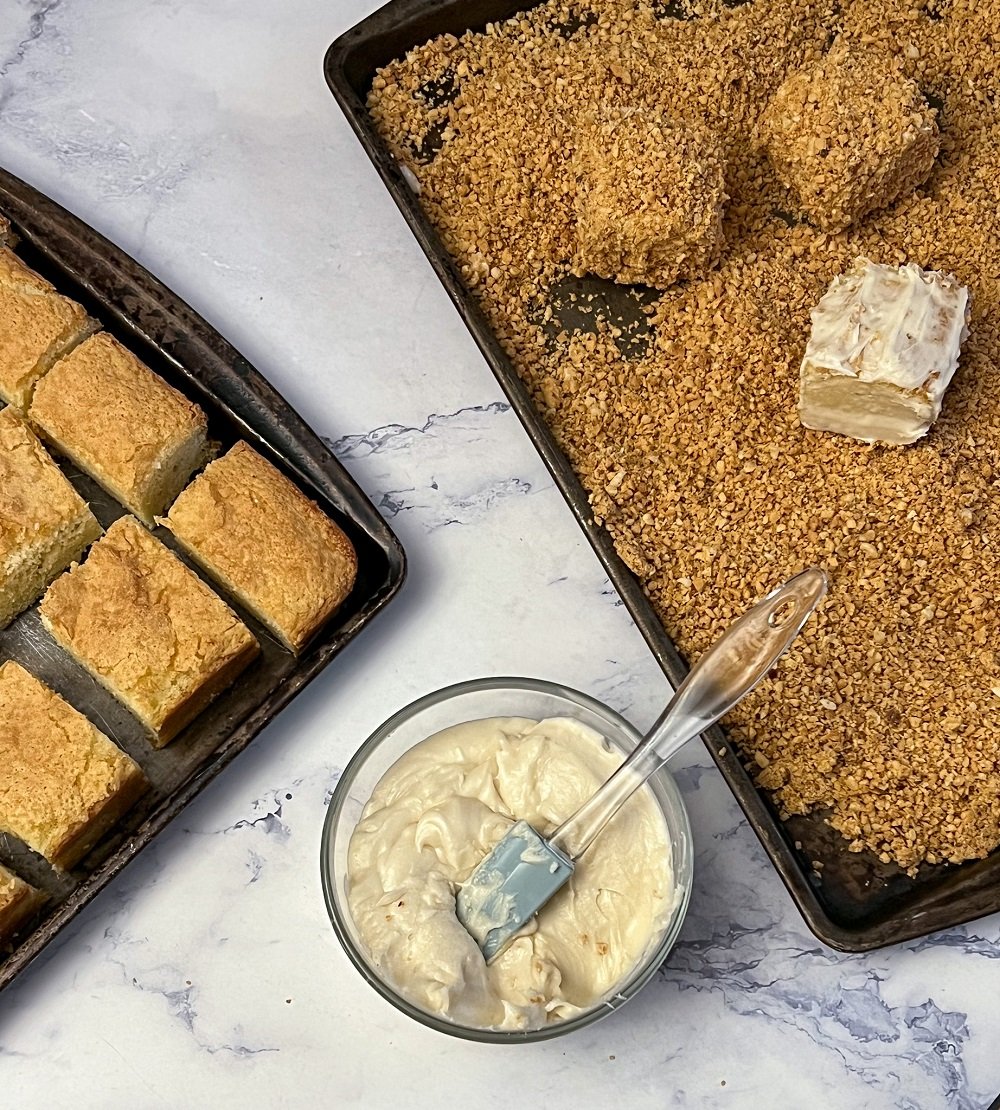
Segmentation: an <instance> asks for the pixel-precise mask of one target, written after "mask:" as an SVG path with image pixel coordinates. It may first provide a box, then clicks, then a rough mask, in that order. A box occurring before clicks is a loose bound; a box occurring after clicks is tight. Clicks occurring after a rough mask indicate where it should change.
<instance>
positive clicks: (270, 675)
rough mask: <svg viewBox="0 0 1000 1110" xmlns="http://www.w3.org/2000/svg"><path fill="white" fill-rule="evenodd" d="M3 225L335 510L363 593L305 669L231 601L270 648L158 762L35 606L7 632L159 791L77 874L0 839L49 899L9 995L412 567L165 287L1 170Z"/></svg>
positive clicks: (64, 283)
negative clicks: (7, 222) (55, 637)
mask: <svg viewBox="0 0 1000 1110" xmlns="http://www.w3.org/2000/svg"><path fill="white" fill-rule="evenodd" d="M0 214H2V215H5V216H7V218H8V219H9V220H10V221H11V224H12V225H13V228H14V231H15V233H16V235H17V237H18V239H19V242H18V243H17V245H16V252H17V254H18V255H19V256H20V257H21V258H22V259H23V260H24V261H25V262H26V263H27V264H28V265H30V266H32V267H33V268H34V269H36V270H38V271H39V272H40V273H41V274H43V275H44V276H45V277H47V278H48V279H49V280H50V281H51V282H52V283H53V284H54V285H55V286H56V287H57V288H58V289H59V290H60V291H61V292H63V293H65V294H67V295H68V296H70V297H73V298H74V299H75V300H77V301H79V302H80V303H81V304H83V305H84V306H85V307H86V309H87V310H88V312H90V314H91V315H92V316H93V317H95V318H96V319H97V320H99V321H100V323H101V324H102V325H103V326H104V327H105V328H106V330H107V331H109V332H110V333H111V334H112V335H114V336H115V337H116V338H117V339H118V340H120V341H121V342H122V343H124V344H125V346H127V347H129V348H130V349H131V350H132V351H133V352H135V354H137V355H138V356H139V357H140V358H142V359H143V360H144V361H145V362H146V363H147V365H149V366H151V367H152V368H153V369H154V370H155V371H157V373H159V374H161V375H162V376H163V377H164V378H166V379H167V380H168V381H169V382H170V383H171V384H172V385H174V386H176V387H177V388H178V389H180V390H181V391H182V392H184V393H186V394H187V395H188V396H189V397H190V398H191V399H192V400H195V401H197V402H198V404H200V405H201V406H202V408H203V409H204V410H205V412H206V413H207V415H208V420H209V434H210V436H211V437H212V438H213V439H214V440H216V441H217V442H218V443H219V444H220V449H222V450H225V449H226V448H227V447H228V446H230V445H231V444H233V443H235V442H236V441H237V440H238V439H244V440H246V441H247V442H249V443H250V444H251V445H252V446H253V447H254V448H255V449H256V450H258V451H259V452H261V454H263V455H265V456H266V457H267V458H269V459H270V460H271V462H273V463H274V464H275V465H276V466H278V467H279V468H280V469H281V470H282V471H284V473H285V474H286V475H287V476H288V477H289V478H291V479H292V481H294V482H295V483H296V484H297V485H298V486H299V487H300V488H301V489H302V490H303V491H304V492H305V493H306V494H307V496H309V497H310V498H311V499H312V500H314V501H316V502H317V503H318V504H319V505H320V506H321V507H322V508H323V509H324V510H325V511H326V512H327V513H329V515H330V516H331V517H332V518H333V519H334V520H335V521H336V522H337V523H338V524H339V525H340V526H341V527H342V528H343V529H344V531H345V532H346V533H347V535H348V536H349V537H350V539H351V542H352V543H353V544H354V547H355V549H356V551H357V554H358V578H357V583H356V584H355V586H354V589H353V591H352V592H351V594H350V596H349V597H348V598H347V600H346V601H345V602H344V604H343V606H342V607H341V608H340V609H339V610H338V612H337V613H336V614H335V615H334V616H333V618H332V619H331V620H330V621H329V622H327V624H326V625H325V626H324V627H323V628H322V629H321V630H320V632H319V633H318V635H317V637H316V638H315V639H314V640H313V641H312V643H311V644H309V646H308V647H307V648H306V649H305V650H304V651H303V652H302V654H301V655H300V656H298V657H295V656H293V655H292V654H291V653H290V652H288V651H287V650H285V649H284V648H283V647H282V646H281V645H280V644H278V643H277V641H276V640H275V639H274V637H273V636H271V635H270V634H269V633H268V632H267V631H266V630H265V629H264V628H263V627H262V626H261V625H260V624H259V623H258V622H257V621H255V620H254V619H253V618H252V617H250V616H249V615H248V614H247V613H246V612H245V611H244V610H242V609H240V606H239V605H237V604H235V603H234V602H233V599H232V598H229V597H226V595H225V594H224V593H223V596H224V597H226V600H227V601H228V602H229V603H230V605H232V606H233V607H234V608H235V609H237V611H239V612H240V614H241V616H242V617H243V619H244V620H245V621H246V623H247V624H248V625H249V626H250V628H251V630H252V631H253V633H254V635H256V637H257V639H258V640H259V641H260V643H261V648H262V652H261V657H260V658H259V659H258V660H257V661H256V662H255V663H253V664H252V665H251V667H250V668H249V669H248V670H247V671H245V672H244V673H243V674H242V675H241V676H240V677H239V678H238V679H237V680H236V682H235V684H234V685H232V686H231V687H230V688H229V689H228V690H227V691H225V692H224V693H223V694H222V695H221V696H220V697H219V698H218V699H217V700H216V701H215V702H213V703H212V705H211V706H209V708H208V709H206V710H205V712H203V713H202V714H201V715H200V716H199V717H197V718H196V719H195V721H194V722H193V723H192V724H191V725H189V726H188V727H187V728H186V729H185V730H184V731H183V732H182V733H181V734H180V735H179V736H178V738H177V739H176V740H174V741H173V742H172V743H171V744H170V745H168V746H167V747H166V748H164V749H162V750H160V751H157V750H155V749H153V748H152V747H151V746H150V744H149V743H148V741H147V739H146V736H145V734H144V733H143V730H142V728H141V726H140V725H139V723H138V721H136V720H135V719H134V718H133V717H132V716H131V715H130V714H129V713H128V712H127V711H126V710H125V709H124V708H122V706H120V705H119V704H118V703H117V702H116V701H115V700H114V698H112V697H111V696H110V695H109V694H107V693H106V692H105V691H104V690H103V689H102V688H101V687H100V686H98V684H97V683H96V682H95V681H94V680H93V679H92V678H90V676H89V675H87V674H86V673H85V672H84V671H83V670H82V669H81V668H79V667H78V666H76V664H74V663H73V661H72V660H71V659H70V657H69V656H68V655H66V654H65V653H64V652H63V651H62V650H61V649H59V648H58V647H57V646H56V644H55V643H54V642H53V641H52V640H51V639H50V638H49V637H48V635H47V634H46V633H45V631H44V630H43V629H42V626H41V623H40V621H39V618H38V614H37V611H36V607H32V608H31V609H29V610H28V612H26V613H25V614H23V615H22V616H21V617H19V618H18V619H17V620H16V621H15V622H14V623H13V624H12V625H10V626H9V627H8V628H7V629H6V630H4V631H3V632H0V661H3V660H6V659H16V660H18V661H19V662H21V663H23V664H24V665H25V666H27V667H28V669H29V670H31V671H33V672H34V673H35V674H37V675H38V676H39V677H40V678H42V679H43V680H44V681H45V682H47V683H49V684H50V685H51V686H52V687H53V688H54V689H56V690H57V691H58V692H59V693H61V694H62V695H63V696H64V697H66V698H67V700H68V701H70V703H71V704H73V705H75V706H76V708H77V709H80V710H81V711H82V712H84V713H86V714H87V715H88V716H89V717H90V718H91V719H92V720H93V721H94V723H95V724H97V725H98V727H100V728H102V729H103V730H104V731H105V732H106V733H108V735H110V736H111V737H112V738H113V739H114V740H116V741H117V742H118V743H119V744H120V746H121V747H123V748H124V749H125V750H126V751H127V752H128V753H129V754H130V755H131V756H132V757H133V758H134V759H136V760H137V761H138V762H139V763H140V765H141V766H142V768H143V770H144V771H145V773H146V776H147V778H148V779H149V780H150V784H151V785H150V789H149V791H148V792H147V793H146V795H145V796H144V797H143V798H142V800H140V801H139V803H138V804H137V805H136V806H135V808H134V809H133V810H132V811H131V812H130V813H129V814H127V815H126V817H125V818H123V819H122V820H121V821H120V822H119V823H118V824H117V825H116V827H115V828H114V830H112V832H110V833H109V834H108V835H107V836H105V837H104V838H103V839H102V840H101V841H100V842H99V843H98V844H97V845H96V846H95V847H94V848H93V849H92V850H91V851H90V852H89V853H88V855H87V856H86V857H85V858H84V859H83V860H82V861H81V863H80V864H79V865H78V866H77V867H75V868H74V869H73V870H72V871H71V872H69V873H68V874H60V873H58V872H56V871H54V870H53V869H52V868H51V867H49V866H48V864H46V863H45V861H44V860H42V859H41V858H40V857H38V856H36V855H34V854H33V853H32V852H30V851H29V850H28V849H27V848H26V847H25V846H24V845H23V844H20V842H18V841H15V840H14V839H13V838H11V837H9V836H6V835H0V862H2V863H4V864H6V865H7V866H8V867H12V868H13V870H15V871H16V872H18V873H19V874H20V875H21V876H22V877H23V878H25V879H27V880H28V881H29V882H32V883H33V884H34V885H35V886H36V887H38V888H39V889H40V890H41V891H42V892H43V894H44V895H45V898H46V900H45V903H44V905H43V907H42V908H41V910H40V912H39V913H38V914H37V915H36V916H35V918H34V919H33V921H31V922H29V923H27V924H26V926H25V928H23V929H22V931H21V933H20V934H19V936H17V937H15V938H14V941H13V944H12V945H10V946H8V948H7V950H6V952H5V951H2V950H0V988H2V987H4V986H6V985H7V984H8V983H9V982H11V980H12V979H13V978H14V977H15V976H16V975H17V974H18V973H19V972H20V971H22V970H23V969H24V968H25V967H26V966H27V964H28V963H29V962H30V961H31V960H32V959H33V958H34V957H35V956H37V955H38V953H39V952H40V951H41V950H42V948H44V947H45V945H46V944H47V943H48V942H49V941H50V940H52V938H53V937H54V936H55V935H56V934H57V933H58V932H59V930H60V929H62V928H63V927H64V926H65V925H66V924H68V922H69V921H71V920H72V918H73V917H75V916H76V914H77V913H79V912H80V910H81V909H82V908H83V907H84V906H85V905H86V904H87V903H88V902H89V901H90V900H91V898H93V897H94V895H95V894H97V893H98V891H99V890H100V889H101V888H102V887H103V886H104V885H105V884H106V883H108V882H109V881H110V880H111V879H112V878H113V876H114V875H116V874H117V873H118V872H119V871H120V870H121V869H122V868H123V867H124V866H125V864H126V863H128V861H129V860H130V859H131V858H132V857H133V856H134V855H136V853H137V852H139V851H140V850H141V849H142V848H143V847H144V846H145V845H146V844H147V843H148V842H149V841H150V840H151V839H152V838H153V837H154V836H155V835H156V834H157V833H158V832H159V831H160V829H162V828H163V827H164V826H165V825H166V824H167V823H168V822H169V821H171V820H172V819H173V818H174V817H176V816H177V814H178V813H179V812H180V811H181V810H182V809H183V808H184V806H185V805H187V803H188V802H189V801H190V800H191V799H192V798H193V797H194V796H195V795H196V794H198V792H199V791H201V790H202V789H203V788H204V787H205V786H206V785H207V784H208V783H209V782H210V781H211V780H212V779H213V778H214V777H215V776H216V775H217V774H218V773H219V772H220V771H221V770H222V768H223V767H225V766H226V764H227V763H229V761H230V760H231V759H233V757H234V756H236V755H238V754H239V752H241V751H242V750H243V749H244V748H245V747H246V746H247V744H249V743H250V741H251V740H252V739H253V738H254V736H256V735H257V733H258V732H260V730H261V729H262V728H263V727H264V726H265V725H266V724H267V723H268V722H269V721H271V720H272V719H273V718H274V717H275V716H276V715H277V714H278V713H279V712H280V711H281V710H282V709H283V708H284V707H285V706H286V705H287V704H288V703H289V702H290V701H291V700H292V698H294V697H295V695H296V694H297V693H299V691H300V690H302V689H303V688H304V687H305V686H306V684H307V683H309V682H310V681H311V680H312V679H313V678H315V677H316V675H317V674H319V672H320V671H321V670H323V668H324V667H326V666H327V664H329V663H330V662H331V660H332V659H333V657H334V656H335V655H336V654H337V653H338V652H339V651H340V650H341V649H342V648H343V647H344V646H345V645H346V644H347V643H349V642H350V641H351V640H352V639H353V638H354V637H355V636H356V635H357V634H358V633H359V632H360V631H361V630H362V628H364V627H365V625H367V624H368V622H369V621H370V620H371V619H372V618H373V617H374V616H375V614H376V613H378V612H379V611H380V610H381V609H382V608H383V607H384V606H385V605H386V604H387V603H388V602H389V601H390V600H391V599H392V597H393V596H394V595H395V594H396V592H397V591H398V589H399V587H400V586H401V585H402V582H403V578H404V576H405V573H406V561H405V557H404V554H403V549H402V548H401V546H400V545H399V542H398V541H397V540H396V538H395V536H394V535H393V534H392V532H391V531H390V529H389V528H388V527H387V525H386V524H385V522H384V521H383V520H382V518H381V517H380V516H379V515H378V513H377V512H376V511H375V508H374V507H373V506H372V504H371V503H370V502H369V501H368V499H367V498H366V497H365V495H364V494H363V493H362V492H361V490H360V489H359V488H358V486H357V485H356V484H355V483H354V481H353V480H352V479H351V477H350V475H349V474H348V473H347V471H346V470H344V468H343V467H342V466H341V465H340V463H339V462H338V461H337V460H336V459H335V458H334V456H333V455H332V454H331V452H330V450H329V448H327V447H326V446H325V444H323V442H322V441H321V440H320V439H319V437H318V436H317V435H315V433H314V432H312V431H311V430H310V428H309V427H308V426H307V425H306V424H305V422H304V421H303V420H302V418H301V417H300V416H299V415H298V414H297V413H296V412H295V411H294V410H293V409H292V408H291V407H290V406H289V405H288V404H287V403H286V402H285V401H284V400H283V399H282V397H281V396H280V395H279V394H278V393H276V392H275V390H274V389H273V388H272V387H271V386H270V385H269V384H268V383H267V382H266V381H265V380H264V378H262V377H261V375H260V374H259V373H258V372H257V371H256V370H255V369H254V368H253V367H252V366H251V365H250V364H249V363H248V362H247V361H246V360H245V359H244V358H242V356H240V355H239V354H238V353H237V351H235V350H234V349H233V348H232V347H231V346H230V345H229V344H228V343H227V342H226V341H225V340H224V339H223V338H222V337H221V336H220V335H219V334H218V333H217V332H215V331H214V330H213V329H212V328H211V327H209V325H208V324H207V323H206V322H205V321H204V320H203V319H202V318H201V317H200V316H198V315H197V314H196V313H195V312H194V311H193V310H192V309H191V308H189V307H188V306H187V305H186V304H185V303H184V302H183V301H181V300H180V299H179V298H178V297H176V296H175V295H174V294H173V293H171V292H170V290H169V289H167V288H165V287H164V286H163V285H161V284H160V282H158V281H157V280H156V279H155V278H154V277H152V275H150V274H149V273H148V272H147V271H146V270H144V269H143V268H142V267H141V266H140V265H139V264H138V263H137V262H135V261H133V259H131V258H129V257H128V256H127V255H126V254H124V253H123V252H122V251H120V250H119V249H118V248H117V247H115V246H114V245H113V244H112V243H109V242H108V241H107V240H106V239H104V238H103V237H102V236H101V235H99V234H98V233H97V232H96V231H94V230H93V229H92V228H90V227H88V226H87V225H86V224H84V223H83V222H82V221H80V220H78V219H77V218H76V217H75V216H72V215H71V214H70V213H69V212H67V211H65V209H63V208H60V207H59V206H58V205H57V204H55V203H54V202H53V201H51V200H49V199H48V198H46V197H44V196H42V195H41V194H40V193H38V192H36V191H35V190H34V189H32V188H30V187H29V186H28V185H26V184H24V182H22V181H19V180H18V179H17V178H16V177H13V176H12V175H10V174H9V173H6V172H5V171H3V170H2V169H0ZM63 469H64V472H65V473H66V474H67V475H68V476H69V478H70V480H71V481H72V482H73V484H74V485H75V486H76V487H77V489H78V490H80V492H81V493H82V494H83V496H84V497H86V498H87V500H88V501H90V502H91V506H92V508H93V510H94V512H95V514H96V515H97V517H98V518H99V519H100V521H101V523H102V524H103V525H105V526H107V525H108V524H110V523H111V521H112V520H114V519H115V518H116V517H118V516H121V515H122V514H123V512H124V510H123V509H122V508H121V506H120V505H118V504H117V503H116V502H114V501H113V500H112V499H111V498H110V497H109V496H108V495H107V494H106V493H104V491H103V490H101V489H100V487H99V486H97V485H96V484H95V483H93V482H91V481H90V480H89V479H88V478H86V477H85V476H84V475H82V474H81V473H80V472H79V471H78V470H76V469H75V468H74V467H72V466H69V465H65V466H64V468H63ZM157 535H158V537H159V538H160V539H161V540H163V541H164V542H165V543H168V544H170V545H171V546H174V545H173V543H172V537H171V536H170V533H169V532H167V531H166V530H165V529H162V528H160V529H157ZM175 550H176V548H175ZM185 561H187V560H185ZM189 565H190V563H189ZM213 588H215V589H216V590H218V587H213ZM219 592H222V591H219ZM2 773H3V769H2V768H0V775H2ZM5 956H6V958H5Z"/></svg>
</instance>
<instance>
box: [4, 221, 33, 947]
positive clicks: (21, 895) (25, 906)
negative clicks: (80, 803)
mask: <svg viewBox="0 0 1000 1110" xmlns="http://www.w3.org/2000/svg"><path fill="white" fill-rule="evenodd" d="M2 231H3V228H2V227H0V232H2ZM40 901H41V895H40V894H39V893H38V891H37V890H35V888H34V887H33V886H29V885H28V884H27V883H26V882H25V881H24V880H23V879H19V878H18V877H17V876H16V875H14V874H12V873H11V872H10V871H8V870H7V868H6V867H4V866H2V865H0V951H2V945H3V944H4V943H5V942H6V941H7V940H8V938H9V937H10V936H11V934H12V933H14V932H15V931H16V930H17V928H18V926H19V925H21V924H22V922H23V921H24V920H25V919H26V918H27V917H28V915H29V914H30V913H31V912H32V911H33V910H34V909H35V907H36V906H37V905H38V903H39V902H40Z"/></svg>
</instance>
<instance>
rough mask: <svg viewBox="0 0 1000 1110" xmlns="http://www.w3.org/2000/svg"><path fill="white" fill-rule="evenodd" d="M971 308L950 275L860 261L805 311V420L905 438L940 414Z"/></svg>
mask: <svg viewBox="0 0 1000 1110" xmlns="http://www.w3.org/2000/svg"><path fill="white" fill-rule="evenodd" d="M968 314H969V291H968V289H967V288H966V287H965V286H963V285H960V284H959V283H958V282H957V281H956V279H955V278H954V277H952V276H951V275H950V274H945V273H940V272H937V271H930V272H925V271H924V270H921V269H920V267H919V266H917V265H915V264H914V263H912V262H911V263H908V264H907V265H905V266H900V267H895V266H882V265H879V264H877V263H874V262H871V261H869V260H868V259H867V258H859V259H857V260H856V261H855V263H854V265H853V266H852V267H851V269H850V270H848V271H847V273H845V274H842V275H841V276H840V277H837V278H834V280H833V283H832V284H831V286H830V288H829V290H827V292H826V293H825V294H824V295H823V297H822V298H821V299H820V302H819V304H818V305H817V306H816V307H815V308H814V309H813V311H812V313H811V316H812V333H811V335H810V337H809V342H808V344H807V345H806V351H805V357H804V358H803V360H802V369H801V391H800V395H799V412H800V416H801V419H802V423H803V424H805V425H806V426H807V427H810V428H820V429H826V430H830V431H838V432H842V433H843V434H845V435H851V436H854V437H855V438H857V439H862V440H865V441H867V442H874V441H877V440H881V441H884V442H887V443H912V442H913V440H915V439H918V438H919V437H920V436H921V435H923V434H924V433H925V432H926V431H927V429H928V428H929V427H930V426H931V424H932V423H933V422H934V421H935V420H936V419H937V418H938V416H939V415H940V412H941V402H942V399H943V397H944V394H945V390H947V388H948V386H949V384H950V383H951V380H952V378H953V376H954V374H955V371H956V369H957V368H958V358H959V351H960V349H961V345H962V343H963V342H964V340H965V338H966V336H967V335H968Z"/></svg>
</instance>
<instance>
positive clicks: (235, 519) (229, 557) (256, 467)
mask: <svg viewBox="0 0 1000 1110" xmlns="http://www.w3.org/2000/svg"><path fill="white" fill-rule="evenodd" d="M161 523H163V524H165V525H166V526H167V527H168V528H169V529H170V530H171V531H172V532H173V533H174V535H175V536H176V537H177V539H178V540H179V541H180V543H181V545H182V546H183V548H184V549H185V550H186V551H188V552H189V553H190V554H191V556H192V557H193V558H194V559H196V560H197V561H198V563H199V564H200V565H201V566H203V567H204V568H205V570H206V571H207V572H208V573H209V574H210V575H211V576H212V577H213V578H214V579H215V580H216V581H217V582H219V583H221V584H222V585H223V586H224V587H225V588H226V589H227V590H228V591H229V592H230V593H231V594H233V596H234V597H237V598H238V599H239V600H240V602H241V603H242V604H243V605H245V606H246V607H247V609H249V610H250V612H252V613H253V614H254V616H256V617H257V618H258V619H259V620H260V621H261V622H262V623H263V624H265V625H267V627H268V628H269V629H270V630H271V631H272V632H273V633H274V634H275V635H276V636H277V637H278V638H279V639H280V640H281V641H282V643H284V644H285V645H286V646H287V647H289V648H291V650H292V651H298V650H299V649H300V648H302V646H303V645H304V644H305V643H306V641H307V640H308V639H309V637H310V636H312V634H313V633H314V632H315V631H316V630H317V629H318V628H319V627H320V625H321V624H322V623H323V622H324V621H325V620H326V619H327V617H329V616H330V615H331V614H332V613H333V612H334V611H335V610H336V609H337V607H338V606H339V605H340V604H341V603H342V602H343V600H344V599H345V598H346V597H347V595H348V594H349V593H350V592H351V587H352V586H353V585H354V579H355V576H356V574H357V567H358V561H357V556H356V555H355V552H354V548H353V547H352V545H351V541H350V540H349V539H348V538H347V536H345V535H344V533H343V532H342V531H341V530H340V529H339V528H338V527H337V525H336V524H334V523H333V521H332V520H330V518H329V517H328V516H326V514H325V513H323V512H322V511H321V510H320V509H319V508H318V507H317V506H316V505H315V504H314V503H313V502H312V501H310V500H309V498H307V497H306V496H305V494H303V493H302V492H301V491H300V490H299V489H298V488H297V487H296V486H295V485H293V484H292V483H291V482H290V481H289V480H288V479H287V478H286V477H285V476H284V475H283V474H281V473H280V472H279V471H278V470H276V469H275V468H274V467H273V466H272V465H271V464H270V463H269V462H267V461H266V460H265V459H263V458H261V456H260V455H258V454H257V452H256V451H254V450H253V449H252V448H250V447H248V446H247V444H245V443H237V444H236V446H235V447H233V448H232V450H230V451H229V452H228V453H227V454H226V455H225V456H224V457H223V458H221V459H217V460H216V461H215V462H212V463H209V465H208V466H207V467H206V468H205V470H204V472H203V473H202V474H200V475H199V476H198V477H197V478H195V480H194V481H193V482H192V483H191V485H189V486H188V487H187V489H186V490H184V492H183V493H182V494H181V495H180V497H178V498H177V500H176V501H175V502H174V504H173V506H172V507H171V509H170V512H169V514H168V515H167V518H166V519H165V520H163V521H162V522H161Z"/></svg>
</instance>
